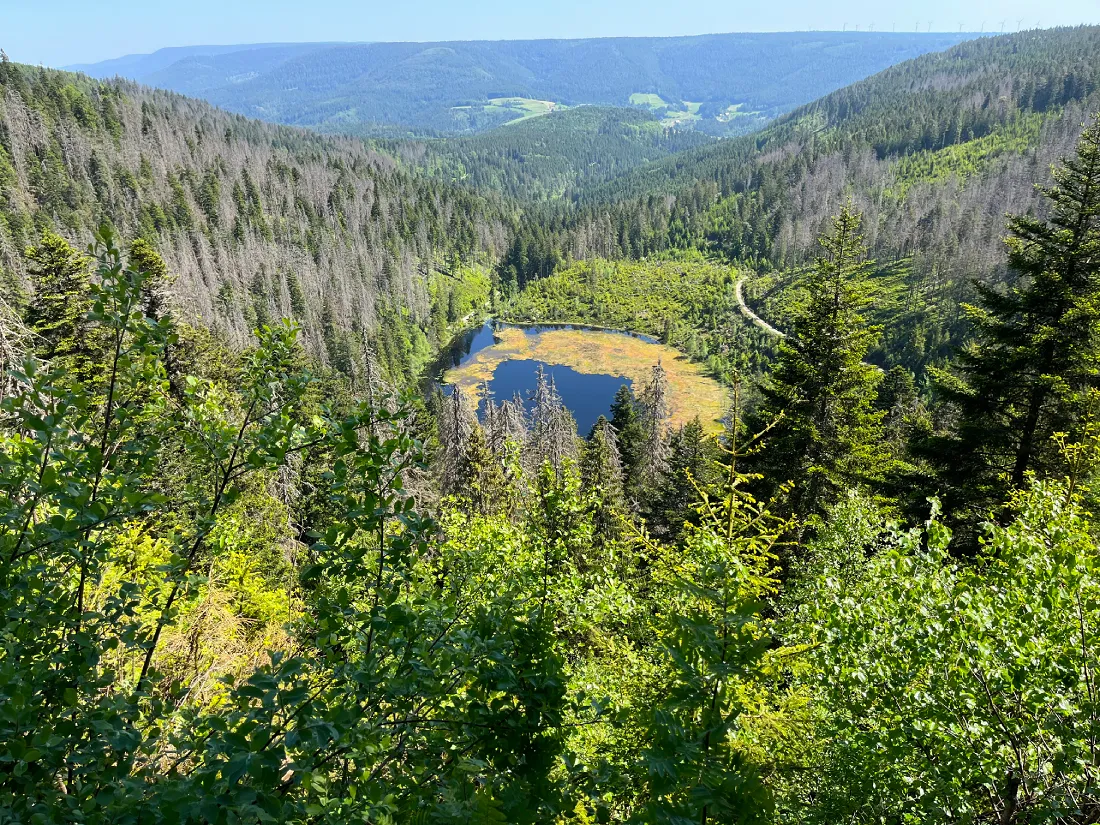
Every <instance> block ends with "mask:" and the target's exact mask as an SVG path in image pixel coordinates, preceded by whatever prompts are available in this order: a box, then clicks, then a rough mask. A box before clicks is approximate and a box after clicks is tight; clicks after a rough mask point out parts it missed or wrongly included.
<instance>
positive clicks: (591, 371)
mask: <svg viewBox="0 0 1100 825" xmlns="http://www.w3.org/2000/svg"><path fill="white" fill-rule="evenodd" d="M495 337H496V342H495V343H494V344H493V346H491V347H486V348H485V349H483V350H481V351H480V352H478V353H476V354H475V355H474V356H473V357H472V358H470V360H469V361H468V362H466V363H465V364H463V365H462V366H461V367H456V368H454V369H452V370H449V371H448V372H447V373H446V374H445V375H444V376H443V380H444V382H445V383H447V384H453V385H455V386H457V387H460V388H461V389H462V391H463V392H465V393H467V395H469V396H470V398H471V399H472V400H475V402H476V401H480V399H481V394H482V392H483V391H484V387H485V385H486V384H487V383H489V381H491V380H492V378H493V373H494V372H496V368H497V367H498V366H500V365H501V364H503V363H504V362H505V361H514V360H525V359H529V360H533V361H542V362H543V363H545V364H550V365H560V366H564V367H570V368H572V369H574V370H576V371H577V372H580V373H585V374H587V375H617V376H621V377H622V378H624V379H629V380H630V381H631V382H632V383H633V385H634V389H635V392H640V391H641V389H642V387H644V386H645V385H646V383H647V382H648V381H649V379H650V376H651V374H652V371H653V365H654V364H656V363H657V362H658V361H660V362H661V365H662V366H663V367H664V368H665V372H666V373H667V375H668V386H669V401H670V404H671V408H672V425H673V426H679V425H680V424H684V423H687V422H688V421H690V420H691V419H693V418H694V417H695V416H699V419H700V420H701V421H703V422H704V423H705V424H707V425H710V426H712V427H713V428H717V427H718V426H719V422H720V421H721V419H722V416H723V415H725V413H726V412H727V410H728V408H729V394H728V393H727V391H726V389H725V387H723V386H722V385H721V384H719V383H718V382H717V381H715V380H714V379H713V378H709V377H708V376H706V375H704V374H703V371H702V370H701V369H700V367H699V365H698V364H695V363H693V362H692V361H690V360H689V359H688V358H687V356H685V355H684V354H683V353H681V352H679V351H677V350H675V349H673V348H672V347H669V346H666V345H664V344H657V343H652V342H650V341H645V340H643V339H641V338H635V337H633V336H631V335H623V334H621V333H616V332H603V331H597V330H580V329H547V330H541V331H539V332H534V333H532V332H528V331H525V330H523V329H516V328H512V327H506V328H504V329H500V330H498V331H497V332H496V336H495ZM608 402H609V403H610V399H608Z"/></svg>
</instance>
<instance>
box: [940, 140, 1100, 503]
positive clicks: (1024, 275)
mask: <svg viewBox="0 0 1100 825" xmlns="http://www.w3.org/2000/svg"><path fill="white" fill-rule="evenodd" d="M1054 177H1055V185H1054V186H1053V187H1049V188H1047V189H1045V190H1044V195H1045V197H1046V198H1047V200H1048V201H1049V204H1050V212H1051V217H1050V218H1049V219H1048V220H1043V219H1040V218H1036V217H1031V216H1024V215H1021V216H1016V217H1014V218H1012V219H1011V220H1010V222H1009V231H1010V233H1011V234H1010V236H1009V239H1008V247H1009V266H1010V267H1011V269H1012V271H1013V273H1014V276H1015V278H1014V281H1013V283H1012V284H1011V285H1010V286H1009V288H1008V289H1006V290H1003V291H1002V290H996V289H992V288H989V287H983V288H980V289H979V299H980V304H979V306H976V307H968V314H969V317H970V321H971V323H972V324H973V327H974V339H973V343H972V345H971V346H970V347H968V348H966V349H964V350H963V351H962V352H960V353H959V357H958V362H957V366H956V372H955V373H953V374H948V373H942V372H941V373H940V374H938V376H937V378H938V391H939V393H940V395H941V396H942V397H943V398H944V400H946V401H948V402H950V403H952V404H954V405H955V406H956V408H957V409H958V413H959V419H960V420H959V423H958V426H957V428H956V430H955V432H954V433H952V434H950V435H949V436H948V438H947V439H937V440H936V441H934V442H933V445H934V446H933V448H934V449H936V450H937V451H938V452H939V455H941V456H943V457H947V456H950V461H949V462H942V466H943V472H942V478H943V481H944V483H945V485H946V490H945V492H946V493H947V494H948V495H949V496H950V498H949V506H950V507H951V509H952V511H954V510H955V509H956V508H959V507H974V506H977V507H979V508H985V507H989V506H990V505H992V504H994V503H997V502H999V501H1000V500H1002V499H1003V498H1004V496H1005V495H1006V491H1007V490H1008V489H1010V488H1017V489H1018V488H1021V487H1022V486H1023V485H1024V480H1025V477H1026V475H1027V474H1028V473H1029V472H1035V473H1037V474H1039V475H1040V476H1049V475H1051V474H1052V473H1056V472H1058V471H1059V469H1060V467H1061V460H1060V456H1059V454H1058V452H1057V450H1056V448H1055V446H1054V444H1053V442H1052V436H1053V434H1054V433H1056V432H1070V431H1072V430H1074V429H1075V427H1076V426H1077V425H1078V422H1080V421H1081V419H1082V418H1083V417H1084V414H1085V413H1086V412H1087V407H1088V403H1089V390H1095V389H1096V388H1097V387H1098V386H1100V385H1098V384H1097V378H1096V373H1097V362H1096V341H1097V338H1098V336H1100V292H1098V289H1097V275H1098V273H1100V268H1098V267H1100V265H1098V256H1097V250H1100V120H1096V121H1094V122H1093V124H1092V125H1091V126H1090V127H1089V128H1087V129H1086V130H1085V131H1084V133H1083V134H1082V135H1081V140H1080V142H1079V144H1078V146H1077V151H1076V155H1075V156H1074V157H1072V158H1068V159H1066V160H1065V162H1064V165H1063V166H1061V167H1060V168H1059V169H1057V170H1056V171H1055V174H1054Z"/></svg>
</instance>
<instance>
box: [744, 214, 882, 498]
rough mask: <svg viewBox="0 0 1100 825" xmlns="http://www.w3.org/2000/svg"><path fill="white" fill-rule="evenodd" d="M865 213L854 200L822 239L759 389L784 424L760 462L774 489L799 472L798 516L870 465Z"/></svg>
mask: <svg viewBox="0 0 1100 825" xmlns="http://www.w3.org/2000/svg"><path fill="white" fill-rule="evenodd" d="M860 221H861V219H860V216H859V214H858V213H857V212H856V211H855V210H854V209H853V208H852V207H851V205H850V204H848V205H846V206H845V207H844V208H843V209H841V211H840V214H839V215H838V216H837V217H836V218H834V219H833V222H832V228H831V229H830V231H829V232H828V233H826V234H825V235H824V236H822V238H821V239H820V243H821V247H822V254H821V256H820V257H818V259H817V262H816V263H815V265H814V267H813V269H812V270H811V272H810V274H809V276H808V278H807V284H806V289H807V293H808V294H807V296H806V300H805V302H804V303H803V305H802V306H801V307H800V309H799V311H798V313H797V315H796V316H795V318H794V319H793V321H792V323H791V326H790V330H789V333H788V336H787V337H786V338H785V339H784V340H783V341H782V343H781V344H780V345H779V358H778V360H777V361H776V362H775V364H774V365H773V367H772V368H771V370H770V372H769V373H768V376H767V379H766V381H765V382H764V385H763V387H762V388H761V392H762V395H763V401H762V403H761V406H760V410H759V411H758V416H759V418H760V420H761V421H767V422H771V421H778V424H777V426H776V427H775V430H774V433H773V435H772V437H771V438H770V440H769V443H768V446H767V448H766V449H764V450H763V451H762V452H761V453H760V455H759V457H758V459H757V460H756V462H755V463H754V464H755V466H754V469H755V470H757V471H758V472H760V473H761V474H763V476H764V483H765V486H766V488H767V489H769V490H774V489H777V488H778V487H779V485H781V484H782V483H783V482H785V481H788V480H793V481H794V487H793V489H792V491H791V500H790V509H791V512H792V513H793V514H794V515H796V516H798V517H801V518H805V517H807V516H811V515H814V514H818V513H820V512H822V508H823V507H824V506H826V505H827V504H828V502H829V500H830V499H832V498H833V497H834V496H835V495H836V493H837V491H838V490H840V489H842V488H843V487H845V486H847V485H849V484H851V483H853V482H856V481H859V480H861V479H864V478H866V477H867V476H868V475H869V474H870V473H871V470H872V468H873V466H874V445H875V444H876V443H877V441H878V434H879V422H880V421H881V419H882V413H881V412H879V411H876V410H875V409H874V408H873V406H872V404H873V402H874V398H875V383H876V381H877V377H878V373H877V370H876V368H875V367H873V366H870V365H869V364H866V363H864V362H863V358H864V356H865V355H866V354H867V350H868V348H869V347H870V346H871V343H872V342H873V341H874V340H875V337H876V335H877V334H878V330H877V328H875V327H872V326H869V325H868V324H867V322H866V320H865V318H864V317H863V311H864V310H865V309H866V308H867V306H868V304H869V303H870V299H871V292H870V287H869V284H868V282H867V274H868V270H869V269H870V266H871V264H870V261H868V260H867V257H866V253H867V249H866V247H865V246H864V243H863V236H862V235H861V234H860ZM780 416H782V419H781V420H780Z"/></svg>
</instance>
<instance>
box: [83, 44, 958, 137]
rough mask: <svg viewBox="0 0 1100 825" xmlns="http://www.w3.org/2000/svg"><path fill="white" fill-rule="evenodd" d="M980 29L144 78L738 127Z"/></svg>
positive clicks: (197, 67) (488, 54)
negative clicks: (639, 115)
mask: <svg viewBox="0 0 1100 825" xmlns="http://www.w3.org/2000/svg"><path fill="white" fill-rule="evenodd" d="M970 36H972V35H964V34H958V35H956V34H886V33H881V34H880V33H870V32H864V33H856V32H847V33H840V32H806V33H776V34H716V35H700V36H695V37H664V38H594V39H588V40H524V41H519V40H512V41H463V42H446V43H366V44H336V45H332V46H328V47H326V48H320V49H315V50H312V51H308V52H306V53H303V54H299V55H289V54H286V53H285V52H286V50H285V48H284V47H272V48H271V49H256V50H251V51H244V50H242V51H238V52H232V53H228V54H212V55H196V56H188V57H186V58H184V59H183V60H181V61H179V62H178V63H176V64H174V65H171V66H168V67H165V68H158V69H157V70H156V71H154V72H149V73H145V72H142V76H141V77H138V78H136V79H138V80H141V81H142V82H145V83H149V84H151V85H156V86H159V87H162V88H167V89H171V90H173V91H177V92H181V93H184V94H193V95H197V96H201V97H203V98H205V99H207V100H209V101H210V102H212V103H214V104H216V105H218V106H222V107H224V108H226V109H229V110H231V111H235V112H239V113H241V114H245V115H249V116H251V117H259V118H261V119H264V120H272V121H276V122H280V123H289V124H295V125H302V126H312V127H315V128H321V129H324V130H326V131H347V130H351V131H363V129H364V127H369V126H371V125H372V124H404V125H407V126H411V127H414V128H416V129H420V130H424V129H438V130H443V131H466V130H478V129H484V128H489V127H492V126H496V125H499V124H500V123H503V122H507V121H509V120H513V119H515V118H517V117H519V116H522V115H523V114H524V109H523V105H524V104H523V103H519V104H516V103H513V102H510V99H517V98H518V99H522V100H525V101H531V102H532V103H537V102H538V101H548V102H550V103H555V104H565V105H577V104H582V103H589V104H603V105H617V106H625V105H628V104H630V103H632V102H633V103H636V104H637V105H643V106H647V107H649V108H655V109H657V110H659V111H661V112H662V113H663V114H668V113H675V112H680V113H681V114H680V115H679V119H680V120H682V121H684V122H685V124H686V125H693V124H694V125H697V126H699V127H701V128H706V129H707V130H709V131H714V132H719V133H737V132H739V131H744V130H747V129H749V128H753V127H755V126H757V125H759V124H760V123H761V122H764V121H766V120H768V119H770V118H772V117H774V116H775V115H777V114H780V113H782V112H784V111H787V110H789V109H791V108H793V107H794V106H797V105H798V104H800V103H804V102H807V101H810V100H813V99H814V98H816V97H819V96H820V95H822V94H825V93H826V92H829V91H831V90H833V89H836V88H839V87H841V86H843V85H845V84H847V83H851V82H853V81H854V80H857V79H859V78H861V77H866V76H867V75H869V74H872V73H874V72H875V71H878V70H880V69H882V68H885V67H886V66H889V65H891V64H893V63H897V62H899V61H901V60H905V59H907V58H910V57H914V56H916V55H918V54H922V53H924V52H928V51H935V50H939V49H943V48H946V47H947V46H950V45H953V44H955V43H958V42H959V41H961V40H964V39H966V38H967V37H970ZM92 68H93V70H94V68H95V67H94V66H93V67H92ZM138 71H141V70H140V69H138ZM632 95H636V96H638V97H635V98H634V99H633V100H632ZM688 104H691V105H690V106H689V105H688ZM517 106H518V108H517Z"/></svg>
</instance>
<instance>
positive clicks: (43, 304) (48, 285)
mask: <svg viewBox="0 0 1100 825" xmlns="http://www.w3.org/2000/svg"><path fill="white" fill-rule="evenodd" d="M27 261H28V275H29V276H30V280H31V283H30V286H31V290H32V295H31V298H30V301H29V302H28V304H27V308H26V311H25V313H24V317H23V320H24V322H25V323H26V325H27V328H28V329H29V330H30V332H31V333H32V334H33V335H34V342H35V351H36V352H37V354H38V356H39V357H40V358H42V359H44V360H46V361H54V360H56V361H57V362H58V364H63V365H65V366H67V367H68V368H70V369H75V370H78V371H82V372H84V373H86V371H87V370H88V369H91V368H92V363H91V362H92V360H94V357H95V355H97V354H98V353H96V352H94V351H93V350H91V349H90V346H91V345H92V342H91V334H90V325H89V324H88V321H87V316H88V312H89V310H90V309H91V300H90V298H89V292H88V287H89V277H90V276H89V271H88V264H89V261H88V258H87V257H86V256H84V255H82V254H80V253H79V252H77V251H76V250H75V249H73V248H72V247H71V246H70V245H69V243H68V242H67V241H66V240H65V239H64V238H62V237H60V236H59V235H57V234H55V233H53V232H50V231H48V230H47V231H46V232H44V233H43V234H42V240H41V242H40V243H39V244H38V246H34V247H29V248H28V249H27Z"/></svg>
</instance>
